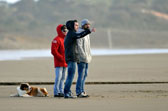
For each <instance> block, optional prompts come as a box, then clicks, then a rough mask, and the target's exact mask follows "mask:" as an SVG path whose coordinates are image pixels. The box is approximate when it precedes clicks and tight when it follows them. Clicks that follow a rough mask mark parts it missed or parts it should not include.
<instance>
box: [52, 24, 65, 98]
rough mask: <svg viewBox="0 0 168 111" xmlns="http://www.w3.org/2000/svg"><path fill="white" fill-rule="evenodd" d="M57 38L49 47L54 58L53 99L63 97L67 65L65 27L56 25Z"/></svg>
mask: <svg viewBox="0 0 168 111" xmlns="http://www.w3.org/2000/svg"><path fill="white" fill-rule="evenodd" d="M56 30H57V33H58V36H56V37H55V38H54V39H53V41H52V45H51V53H52V55H53V56H54V66H55V83H54V97H64V91H63V84H64V80H65V72H66V68H67V64H66V61H65V48H64V38H65V36H66V34H67V28H66V26H65V25H62V24H60V25H58V26H57V28H56Z"/></svg>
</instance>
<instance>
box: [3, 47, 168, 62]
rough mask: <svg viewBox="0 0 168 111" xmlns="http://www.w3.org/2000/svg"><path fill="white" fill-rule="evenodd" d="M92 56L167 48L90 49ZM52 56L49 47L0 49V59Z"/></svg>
mask: <svg viewBox="0 0 168 111" xmlns="http://www.w3.org/2000/svg"><path fill="white" fill-rule="evenodd" d="M91 53H92V55H93V56H106V55H108V56H110V55H140V54H167V53H168V49H92V50H91ZM43 57H52V55H51V53H50V49H32V50H0V61H6V60H24V59H30V58H43Z"/></svg>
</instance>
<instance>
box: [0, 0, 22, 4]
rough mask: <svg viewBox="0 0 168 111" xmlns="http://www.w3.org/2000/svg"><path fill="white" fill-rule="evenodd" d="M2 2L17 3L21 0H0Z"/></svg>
mask: <svg viewBox="0 0 168 111" xmlns="http://www.w3.org/2000/svg"><path fill="white" fill-rule="evenodd" d="M0 1H7V2H8V3H15V2H17V1H19V0H0Z"/></svg>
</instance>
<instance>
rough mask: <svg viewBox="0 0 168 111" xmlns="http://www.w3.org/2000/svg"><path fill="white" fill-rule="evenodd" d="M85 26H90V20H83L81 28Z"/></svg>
mask: <svg viewBox="0 0 168 111" xmlns="http://www.w3.org/2000/svg"><path fill="white" fill-rule="evenodd" d="M85 24H90V21H89V20H88V19H83V20H82V21H81V26H84V25H85Z"/></svg>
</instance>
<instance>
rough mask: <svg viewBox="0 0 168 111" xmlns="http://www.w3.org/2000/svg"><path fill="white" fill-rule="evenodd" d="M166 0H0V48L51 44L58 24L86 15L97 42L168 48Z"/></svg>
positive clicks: (96, 45) (97, 45)
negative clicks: (11, 1) (16, 0)
mask: <svg viewBox="0 0 168 111" xmlns="http://www.w3.org/2000/svg"><path fill="white" fill-rule="evenodd" d="M167 4H168V1H167V0H21V1H19V2H16V3H14V4H9V3H7V2H4V1H0V15H1V16H0V49H42V48H50V44H51V41H52V39H53V38H54V37H55V36H56V35H57V34H56V31H55V28H56V26H57V25H58V24H65V23H66V21H67V20H69V19H77V20H78V21H79V23H80V21H81V20H82V19H84V18H88V19H89V20H90V21H91V22H92V27H95V28H96V29H97V31H96V33H94V34H91V45H92V47H93V48H168V37H167V35H168V32H167V30H168V7H167Z"/></svg>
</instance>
